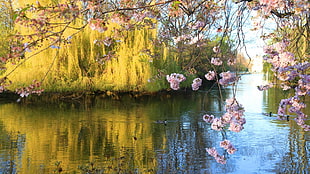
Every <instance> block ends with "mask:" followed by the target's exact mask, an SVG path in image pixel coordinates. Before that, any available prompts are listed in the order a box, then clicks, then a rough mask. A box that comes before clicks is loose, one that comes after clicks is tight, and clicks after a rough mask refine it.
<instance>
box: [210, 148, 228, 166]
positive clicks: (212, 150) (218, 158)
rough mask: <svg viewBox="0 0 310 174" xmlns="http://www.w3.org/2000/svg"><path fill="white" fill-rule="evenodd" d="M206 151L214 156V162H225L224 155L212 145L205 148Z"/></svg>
mask: <svg viewBox="0 0 310 174" xmlns="http://www.w3.org/2000/svg"><path fill="white" fill-rule="evenodd" d="M206 151H207V152H208V154H209V155H211V156H213V157H214V158H215V160H216V162H218V163H220V164H226V159H225V157H224V155H222V156H221V155H220V154H219V153H218V152H217V150H216V149H215V148H214V147H212V148H206Z"/></svg>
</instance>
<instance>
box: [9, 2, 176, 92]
mask: <svg viewBox="0 0 310 174" xmlns="http://www.w3.org/2000/svg"><path fill="white" fill-rule="evenodd" d="M27 3H31V2H28V1H27ZM34 3H35V2H34ZM40 3H50V2H49V1H46V2H40ZM53 3H55V2H53ZM18 4H20V5H23V4H25V2H23V1H18V3H17V6H18ZM27 15H28V16H31V15H38V14H27ZM52 22H54V23H59V25H61V21H60V20H59V21H57V20H56V21H52ZM74 25H75V26H76V28H75V27H74V26H70V28H67V29H66V31H65V32H64V33H62V35H61V36H60V37H59V38H61V39H62V40H64V41H65V42H61V44H57V45H55V44H53V43H51V42H50V41H42V42H41V44H40V45H39V49H40V51H38V50H39V49H38V50H29V49H26V52H25V53H24V58H23V59H19V60H15V61H10V62H8V63H7V64H6V72H5V73H4V76H9V79H10V80H11V81H12V82H13V84H12V85H10V87H9V89H11V90H14V89H15V88H18V87H20V86H27V85H29V82H31V81H33V80H38V81H42V87H43V88H44V89H45V91H58V92H61V91H82V90H83V91H85V90H86V91H96V90H102V91H106V90H112V91H158V90H160V89H163V88H166V87H167V84H166V83H165V79H164V75H162V74H161V72H159V71H158V70H159V69H164V71H165V73H170V72H173V71H175V70H177V69H180V68H179V67H178V65H177V63H175V62H177V59H176V58H175V56H173V55H171V54H169V53H167V52H168V51H167V48H165V46H164V45H154V43H153V40H154V39H155V38H156V34H157V33H156V32H157V31H156V29H153V28H149V27H136V28H135V29H134V30H127V31H126V30H121V29H120V28H121V27H120V26H119V25H118V24H116V23H113V22H112V21H109V24H108V27H107V28H108V29H107V30H106V31H104V32H98V31H97V30H92V29H91V28H90V27H88V26H86V25H84V27H81V28H78V27H80V26H83V20H80V21H75V23H74ZM77 28H78V29H77ZM60 29H61V26H59V27H57V26H55V27H54V30H55V32H57V31H59V30H60ZM15 30H17V31H18V32H19V33H20V34H24V35H29V33H33V32H34V31H32V30H30V29H29V28H27V27H24V26H18V25H16V26H15ZM59 38H55V40H57V39H59ZM22 42H23V43H24V45H25V46H27V44H28V43H27V38H25V39H24V40H23V41H22ZM42 48H43V49H42ZM155 51H157V52H159V54H160V56H157V57H156V58H154V54H155ZM172 62H174V63H172ZM168 65H169V66H168ZM154 78H157V80H156V81H155V80H152V79H154Z"/></svg>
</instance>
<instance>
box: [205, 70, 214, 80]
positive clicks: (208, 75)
mask: <svg viewBox="0 0 310 174" xmlns="http://www.w3.org/2000/svg"><path fill="white" fill-rule="evenodd" d="M215 77H216V73H215V72H214V71H209V72H208V73H207V74H205V78H206V79H207V80H215Z"/></svg>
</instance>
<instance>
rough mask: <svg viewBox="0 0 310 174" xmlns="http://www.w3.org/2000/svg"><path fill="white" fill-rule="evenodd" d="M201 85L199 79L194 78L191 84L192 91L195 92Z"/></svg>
mask: <svg viewBox="0 0 310 174" xmlns="http://www.w3.org/2000/svg"><path fill="white" fill-rule="evenodd" d="M201 85H202V80H201V78H195V79H194V80H193V83H192V89H193V90H194V91H197V90H198V89H199V87H200V86H201Z"/></svg>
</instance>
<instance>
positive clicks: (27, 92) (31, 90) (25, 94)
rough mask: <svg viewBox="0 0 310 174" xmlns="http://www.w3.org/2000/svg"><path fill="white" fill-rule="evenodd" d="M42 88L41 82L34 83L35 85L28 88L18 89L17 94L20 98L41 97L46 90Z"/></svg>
mask: <svg viewBox="0 0 310 174" xmlns="http://www.w3.org/2000/svg"><path fill="white" fill-rule="evenodd" d="M40 87H41V82H37V81H36V80H34V81H33V84H31V85H29V86H28V87H22V88H18V89H16V91H15V92H16V93H17V94H19V96H20V97H28V96H29V95H30V94H37V95H40V94H41V93H42V92H43V91H44V89H39V88H40Z"/></svg>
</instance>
